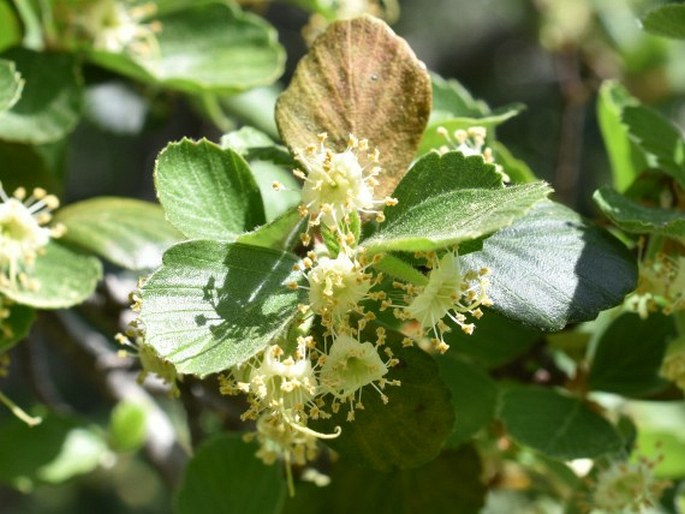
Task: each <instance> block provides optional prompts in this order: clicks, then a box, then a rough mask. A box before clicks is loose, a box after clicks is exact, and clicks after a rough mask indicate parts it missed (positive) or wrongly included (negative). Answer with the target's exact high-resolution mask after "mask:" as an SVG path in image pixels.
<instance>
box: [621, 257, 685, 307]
mask: <svg viewBox="0 0 685 514" xmlns="http://www.w3.org/2000/svg"><path fill="white" fill-rule="evenodd" d="M626 306H627V307H628V308H629V309H631V310H633V311H635V312H637V313H638V314H639V315H640V317H641V318H643V319H645V318H647V316H649V313H650V312H655V311H657V310H659V308H661V311H662V312H663V313H664V314H666V315H669V314H672V313H674V312H677V311H683V310H685V257H683V256H682V255H677V256H675V255H669V254H666V253H658V254H657V255H656V257H655V258H654V259H645V260H643V261H642V262H641V263H640V275H639V279H638V286H637V289H636V291H635V293H634V294H633V295H631V296H630V297H629V298H628V300H627V301H626Z"/></svg>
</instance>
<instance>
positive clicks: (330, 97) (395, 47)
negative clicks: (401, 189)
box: [276, 16, 431, 197]
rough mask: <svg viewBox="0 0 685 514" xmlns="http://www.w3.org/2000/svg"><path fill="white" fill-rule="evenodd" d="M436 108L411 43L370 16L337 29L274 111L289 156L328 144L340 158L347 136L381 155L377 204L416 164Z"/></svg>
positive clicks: (301, 67)
mask: <svg viewBox="0 0 685 514" xmlns="http://www.w3.org/2000/svg"><path fill="white" fill-rule="evenodd" d="M430 109H431V84H430V77H429V76H428V73H427V72H426V69H425V66H424V65H423V63H421V62H420V61H418V60H417V58H416V56H415V55H414V52H413V51H412V50H411V49H410V48H409V45H407V43H406V42H405V41H404V40H403V39H401V38H399V37H397V36H396V35H395V34H394V33H393V32H392V30H391V29H390V28H389V27H388V26H387V25H386V24H385V23H384V22H382V21H381V20H379V19H377V18H373V17H370V16H364V17H361V18H355V19H352V20H345V21H339V22H336V23H333V24H332V25H331V26H330V27H329V28H328V30H327V31H326V32H325V33H324V34H323V35H322V36H320V37H319V38H318V39H317V40H316V41H315V42H314V45H313V46H312V47H311V49H310V51H309V53H308V54H307V55H306V56H305V57H304V58H303V59H302V60H301V61H300V63H299V64H298V66H297V69H296V70H295V74H294V75H293V79H292V82H291V83H290V85H289V86H288V88H287V89H286V90H285V91H284V92H283V94H281V96H280V97H279V99H278V103H277V104H276V122H277V123H278V128H279V130H280V133H281V137H282V138H283V140H284V141H285V142H286V144H287V145H288V146H289V147H290V148H291V149H304V148H306V147H307V146H308V145H310V144H312V143H316V141H317V139H316V135H317V134H318V133H320V132H326V133H328V138H329V139H328V141H329V142H330V143H331V144H332V145H333V146H334V147H335V148H336V149H337V150H338V151H342V150H343V149H344V148H345V146H346V144H347V140H348V136H349V134H350V133H351V134H354V135H355V136H356V137H358V138H360V139H362V138H366V139H368V140H369V142H370V144H371V146H372V147H377V148H378V149H379V150H380V163H381V166H382V168H383V170H384V171H383V174H382V175H381V185H380V186H378V187H377V188H376V193H377V194H378V196H379V197H383V196H385V195H387V194H389V193H390V192H391V191H392V190H393V189H394V188H395V185H396V184H397V182H399V180H400V179H401V178H402V176H403V175H404V173H405V171H406V169H407V166H408V165H409V163H410V162H411V160H412V159H413V157H414V155H415V153H416V149H417V147H418V144H419V140H420V139H421V134H422V133H423V130H424V128H425V126H426V123H427V121H428V116H429V115H430Z"/></svg>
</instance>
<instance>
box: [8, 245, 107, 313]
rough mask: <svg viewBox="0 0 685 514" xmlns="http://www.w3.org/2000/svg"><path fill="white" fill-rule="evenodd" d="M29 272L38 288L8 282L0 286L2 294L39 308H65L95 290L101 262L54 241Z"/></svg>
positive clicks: (100, 272)
mask: <svg viewBox="0 0 685 514" xmlns="http://www.w3.org/2000/svg"><path fill="white" fill-rule="evenodd" d="M27 274H28V275H29V277H30V278H31V279H33V280H36V281H37V282H38V287H37V288H36V289H35V290H34V289H26V288H21V287H12V286H10V285H8V286H5V287H0V293H2V294H4V295H5V296H7V297H8V298H10V299H11V300H13V301H15V302H17V303H22V304H24V305H30V306H31V307H35V308H37V309H63V308H67V307H72V306H74V305H77V304H79V303H81V302H83V301H84V300H85V299H86V298H88V297H89V296H90V295H91V293H92V292H93V291H95V286H96V285H97V282H98V280H100V278H101V277H102V265H101V264H100V261H99V260H97V259H96V258H95V257H91V256H89V255H84V254H82V253H79V252H76V251H74V250H71V249H69V248H67V247H66V246H64V245H62V244H60V243H58V242H55V241H51V242H50V243H48V245H47V246H46V247H45V253H44V254H43V255H40V256H39V257H38V258H37V259H36V263H35V266H34V268H33V270H32V271H31V272H30V273H27Z"/></svg>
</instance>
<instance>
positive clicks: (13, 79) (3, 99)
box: [0, 59, 24, 113]
mask: <svg viewBox="0 0 685 514" xmlns="http://www.w3.org/2000/svg"><path fill="white" fill-rule="evenodd" d="M23 88H24V80H23V79H22V78H21V74H20V73H19V72H18V71H17V69H16V66H15V64H14V62H13V61H7V60H5V59H0V113H2V112H4V111H6V110H7V109H11V108H12V107H13V106H14V104H16V103H17V102H18V101H19V98H20V97H21V91H22V89H23Z"/></svg>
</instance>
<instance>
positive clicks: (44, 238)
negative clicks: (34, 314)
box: [0, 184, 65, 289]
mask: <svg viewBox="0 0 685 514" xmlns="http://www.w3.org/2000/svg"><path fill="white" fill-rule="evenodd" d="M58 206H59V201H58V200H57V197H56V196H53V195H49V194H47V193H46V191H45V190H44V189H42V188H35V189H34V190H33V192H32V194H31V195H28V193H27V192H26V190H25V189H24V188H18V189H16V190H15V191H14V193H13V194H12V196H9V195H8V194H7V193H6V192H5V190H4V189H3V188H2V184H0V285H1V286H3V287H18V286H21V287H25V288H29V289H36V288H37V287H38V286H39V284H38V283H37V282H36V281H35V280H33V279H31V277H30V273H31V270H32V269H33V265H34V263H35V261H36V258H37V257H38V256H39V255H40V254H41V253H42V252H43V251H44V250H45V246H47V244H48V242H49V241H50V238H51V237H60V236H61V235H62V234H64V230H65V229H64V226H62V225H59V224H58V225H55V226H53V227H47V226H46V225H47V224H48V223H49V222H50V220H51V219H52V216H51V214H50V213H51V212H52V211H53V210H54V209H56V208H57V207H58Z"/></svg>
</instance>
